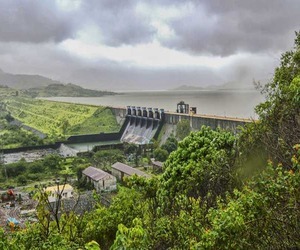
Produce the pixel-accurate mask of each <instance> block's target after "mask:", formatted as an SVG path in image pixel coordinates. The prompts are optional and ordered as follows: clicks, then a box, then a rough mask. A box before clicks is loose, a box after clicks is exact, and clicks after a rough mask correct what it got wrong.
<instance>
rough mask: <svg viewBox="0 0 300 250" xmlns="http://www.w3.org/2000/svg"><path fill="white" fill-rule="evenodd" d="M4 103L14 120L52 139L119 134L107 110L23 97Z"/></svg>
mask: <svg viewBox="0 0 300 250" xmlns="http://www.w3.org/2000/svg"><path fill="white" fill-rule="evenodd" d="M4 102H5V105H6V109H7V111H9V112H10V114H11V116H13V117H14V118H16V119H18V120H19V121H21V122H22V123H23V124H25V125H27V126H30V127H32V128H35V129H37V130H39V131H41V132H43V133H45V134H47V135H49V136H51V137H58V136H60V137H66V136H70V135H79V134H93V133H101V132H117V131H118V130H119V128H120V127H119V125H118V124H117V121H116V119H115V117H114V115H113V114H112V112H111V110H110V109H108V108H106V107H97V106H90V105H80V104H70V103H58V102H52V101H46V100H39V99H32V98H23V97H22V98H21V97H12V98H8V99H5V101H4Z"/></svg>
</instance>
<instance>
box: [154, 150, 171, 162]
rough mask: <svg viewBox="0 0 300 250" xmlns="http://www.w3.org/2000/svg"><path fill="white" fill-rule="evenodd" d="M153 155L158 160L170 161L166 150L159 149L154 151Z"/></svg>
mask: <svg viewBox="0 0 300 250" xmlns="http://www.w3.org/2000/svg"><path fill="white" fill-rule="evenodd" d="M153 155H154V158H155V159H156V160H158V161H165V160H167V159H168V156H169V153H168V151H167V150H165V149H162V148H157V149H155V150H154V152H153Z"/></svg>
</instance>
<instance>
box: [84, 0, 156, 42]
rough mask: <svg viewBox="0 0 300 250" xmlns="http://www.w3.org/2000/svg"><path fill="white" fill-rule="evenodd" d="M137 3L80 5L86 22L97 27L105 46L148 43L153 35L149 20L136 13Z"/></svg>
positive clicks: (109, 0) (111, 1)
mask: <svg viewBox="0 0 300 250" xmlns="http://www.w3.org/2000/svg"><path fill="white" fill-rule="evenodd" d="M137 2H138V1H131V0H124V1H117V0H103V1H85V2H83V4H82V10H83V13H85V14H86V16H85V18H86V21H89V22H90V23H92V24H95V25H97V27H98V28H99V29H100V31H101V33H102V34H103V41H104V42H105V43H106V44H107V45H111V46H119V45H122V44H137V43H142V42H149V41H151V40H152V38H153V35H154V33H155V30H154V28H153V27H152V26H151V25H150V24H149V20H147V19H145V17H144V16H141V15H139V13H137V12H136V10H135V8H136V4H137Z"/></svg>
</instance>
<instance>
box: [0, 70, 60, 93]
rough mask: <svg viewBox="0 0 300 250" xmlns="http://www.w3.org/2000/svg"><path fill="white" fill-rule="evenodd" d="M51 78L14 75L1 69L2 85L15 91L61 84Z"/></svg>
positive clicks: (0, 78) (0, 83)
mask: <svg viewBox="0 0 300 250" xmlns="http://www.w3.org/2000/svg"><path fill="white" fill-rule="evenodd" d="M59 83H60V82H58V81H54V80H52V79H50V78H47V77H44V76H40V75H14V74H10V73H5V72H4V71H3V70H1V69H0V85H2V86H8V87H10V88H15V89H29V88H35V87H40V86H47V85H49V84H59Z"/></svg>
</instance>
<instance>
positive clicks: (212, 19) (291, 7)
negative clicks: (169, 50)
mask: <svg viewBox="0 0 300 250" xmlns="http://www.w3.org/2000/svg"><path fill="white" fill-rule="evenodd" d="M191 2H192V3H193V5H194V9H193V11H192V13H191V14H190V15H188V16H185V17H183V18H181V19H177V20H174V21H172V22H171V23H170V24H169V25H170V26H171V27H172V28H173V30H174V31H175V34H176V38H175V39H172V40H169V41H166V42H165V45H167V46H170V47H173V48H177V49H184V50H187V51H190V52H193V53H194V52H197V53H207V54H216V55H222V56H226V55H230V54H234V53H237V52H240V51H246V52H255V53H257V52H262V51H278V50H285V49H286V48H289V47H290V46H291V44H290V43H289V42H290V39H287V37H288V38H290V37H291V35H290V34H291V33H293V31H295V30H298V29H299V23H300V15H299V13H300V4H299V1H298V0H287V1H280V0H274V1H267V0H264V1H259V0H254V1H234V0H229V1H221V0H206V1H201V2H200V1H196V0H195V1H191Z"/></svg>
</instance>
